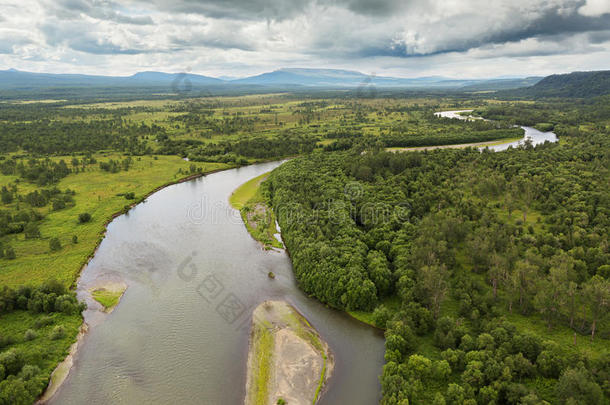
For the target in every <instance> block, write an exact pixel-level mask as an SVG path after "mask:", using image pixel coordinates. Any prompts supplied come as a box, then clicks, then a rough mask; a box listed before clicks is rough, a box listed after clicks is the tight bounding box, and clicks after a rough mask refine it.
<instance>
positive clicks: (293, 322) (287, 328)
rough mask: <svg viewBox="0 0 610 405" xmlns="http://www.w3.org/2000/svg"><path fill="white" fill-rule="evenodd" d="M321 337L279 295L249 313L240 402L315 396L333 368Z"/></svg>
mask: <svg viewBox="0 0 610 405" xmlns="http://www.w3.org/2000/svg"><path fill="white" fill-rule="evenodd" d="M333 364H334V363H333V358H332V355H331V354H330V350H329V348H328V345H327V344H326V342H324V341H323V340H322V339H321V338H320V335H319V334H318V332H317V331H316V330H315V329H314V328H313V327H312V326H311V325H310V324H309V322H307V320H306V319H305V318H304V317H303V316H302V315H301V314H300V313H299V312H298V311H297V310H296V309H295V308H294V307H292V306H291V305H289V304H288V303H286V302H283V301H265V302H263V303H262V304H260V305H259V306H258V307H257V308H256V309H255V310H254V313H253V314H252V332H251V336H250V347H249V353H248V376H247V383H246V398H245V404H246V405H263V404H264V405H266V404H269V405H271V404H277V403H278V401H279V400H280V399H283V400H284V401H285V403H287V404H291V405H292V404H296V405H301V404H302V405H308V404H312V403H315V402H317V400H318V399H319V397H320V393H321V391H322V389H323V387H324V385H325V384H326V382H327V381H328V378H329V377H330V375H331V373H332V370H333Z"/></svg>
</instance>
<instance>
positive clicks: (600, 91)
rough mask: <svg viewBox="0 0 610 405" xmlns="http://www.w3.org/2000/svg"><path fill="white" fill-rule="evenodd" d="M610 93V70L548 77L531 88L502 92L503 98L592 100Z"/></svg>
mask: <svg viewBox="0 0 610 405" xmlns="http://www.w3.org/2000/svg"><path fill="white" fill-rule="evenodd" d="M608 93H610V70H600V71H594V72H573V73H568V74H563V75H551V76H547V77H545V78H544V79H542V80H541V81H539V82H538V83H536V84H535V85H533V86H531V87H525V88H522V89H515V90H508V91H505V92H501V93H500V94H501V95H502V96H519V97H578V98H590V97H598V96H603V95H605V94H608Z"/></svg>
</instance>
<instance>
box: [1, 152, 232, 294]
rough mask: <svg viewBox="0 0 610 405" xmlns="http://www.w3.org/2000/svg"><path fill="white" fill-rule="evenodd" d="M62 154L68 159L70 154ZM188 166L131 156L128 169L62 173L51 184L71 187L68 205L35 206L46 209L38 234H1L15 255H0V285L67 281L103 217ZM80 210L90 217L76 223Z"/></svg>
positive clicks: (22, 187)
mask: <svg viewBox="0 0 610 405" xmlns="http://www.w3.org/2000/svg"><path fill="white" fill-rule="evenodd" d="M96 158H97V159H98V161H106V160H110V159H115V160H117V159H119V158H121V156H120V155H118V154H116V153H108V154H103V155H97V156H96ZM55 159H57V160H59V159H60V158H59V157H58V158H55ZM63 159H64V160H67V161H69V160H70V157H68V156H66V157H63ZM189 166H190V163H189V162H185V161H184V160H182V159H180V158H179V157H177V156H156V157H150V156H142V157H137V158H134V159H133V166H132V168H130V169H129V171H120V172H118V173H108V172H105V171H102V170H100V168H99V167H98V166H97V165H91V166H89V167H87V168H86V169H85V171H84V172H79V173H73V174H70V175H68V176H67V177H65V178H64V179H62V180H61V181H60V182H59V183H58V184H57V185H56V186H57V187H58V188H59V189H60V190H64V189H68V188H69V189H71V190H73V191H75V192H76V194H75V196H74V200H75V203H76V204H75V205H74V207H68V208H65V209H62V210H59V211H52V210H51V208H50V207H43V208H41V209H40V210H41V211H45V212H46V216H45V218H44V219H43V220H42V221H41V223H40V233H41V238H36V239H26V238H25V237H24V235H23V234H17V235H7V236H5V237H4V238H3V242H5V243H7V244H10V245H11V246H12V247H13V248H14V250H15V253H16V259H14V260H8V259H0V285H7V286H11V287H16V286H19V285H23V284H32V285H38V284H40V283H42V282H43V281H45V280H49V279H53V278H54V279H57V280H58V281H61V282H62V283H63V284H65V285H66V286H70V285H72V284H73V283H74V281H75V280H76V278H77V276H78V274H79V272H80V269H81V268H82V266H83V265H84V264H85V263H86V262H87V260H88V258H89V257H90V256H91V255H92V253H93V251H94V250H95V248H96V246H97V245H98V244H99V242H100V241H101V239H102V238H103V235H104V231H105V226H106V223H107V222H108V221H109V220H110V219H111V218H112V217H113V215H114V214H116V213H118V212H121V211H123V210H124V209H125V208H126V207H127V206H129V205H131V204H132V203H134V202H137V201H140V200H141V199H143V198H144V197H145V196H147V195H148V194H149V193H150V192H151V191H153V190H155V189H157V188H159V187H162V186H164V185H166V184H169V183H173V182H176V181H178V180H180V179H182V178H184V177H187V173H188V170H189ZM197 166H198V167H200V168H201V170H202V171H203V172H210V171H213V170H218V169H225V168H227V167H229V166H228V165H226V164H222V163H198V164H197ZM16 180H17V179H16V177H14V176H0V186H3V185H8V184H9V183H14V182H15V181H16ZM17 184H18V185H17V187H18V190H19V193H21V194H24V193H27V192H29V191H32V190H34V189H36V186H34V185H31V184H28V183H26V182H23V181H20V182H18V183H17ZM130 192H133V193H134V194H135V199H133V200H127V199H126V198H125V197H124V196H123V195H120V194H125V193H130ZM15 204H18V203H15ZM84 212H88V213H90V214H91V217H92V219H91V221H90V222H88V223H84V224H81V223H79V221H78V215H79V214H80V213H84ZM73 236H76V237H77V240H78V241H77V243H73V242H72V240H73V239H72V238H73ZM51 237H58V238H59V240H60V241H61V244H62V249H61V250H60V251H57V252H51V251H50V249H49V239H50V238H51Z"/></svg>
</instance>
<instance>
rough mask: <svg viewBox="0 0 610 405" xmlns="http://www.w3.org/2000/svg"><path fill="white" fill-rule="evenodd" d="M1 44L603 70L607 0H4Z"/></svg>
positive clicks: (156, 65)
mask: <svg viewBox="0 0 610 405" xmlns="http://www.w3.org/2000/svg"><path fill="white" fill-rule="evenodd" d="M0 40H2V45H1V46H0V65H1V66H0V67H2V66H3V67H4V68H9V67H15V68H18V69H24V70H36V71H56V72H63V71H71V72H75V71H78V72H83V71H84V72H86V73H112V74H130V73H133V72H135V71H138V70H162V71H180V70H183V69H185V67H186V66H188V67H189V68H191V69H192V71H193V72H197V73H203V74H212V75H237V76H239V75H246V74H252V73H260V72H262V71H266V70H271V69H275V68H280V67H303V66H306V67H337V68H346V67H347V68H352V69H357V70H362V71H369V72H371V71H376V72H377V73H379V74H382V73H383V74H386V73H387V74H394V75H403V76H406V75H409V76H413V75H428V74H444V75H450V76H459V77H467V76H470V77H475V76H480V75H487V76H488V75H490V74H491V73H492V72H495V75H503V74H521V75H526V74H546V73H552V72H563V71H570V70H587V69H600V68H604V67H606V68H607V67H608V66H610V2H608V1H607V0H495V1H494V0H491V1H490V0H207V1H198V0H150V1H140V0H127V1H120V2H119V1H113V0H5V1H4V2H2V4H0ZM575 55H578V60H575V59H574V56H575ZM482 59H485V60H486V62H485V63H486V64H487V65H486V66H481V65H480V63H481V62H480V61H481V60H482ZM509 61H512V62H513V63H509ZM507 63H508V64H509V65H510V67H508V66H507ZM515 69H517V70H515ZM526 70H527V71H526Z"/></svg>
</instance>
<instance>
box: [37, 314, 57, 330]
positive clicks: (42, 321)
mask: <svg viewBox="0 0 610 405" xmlns="http://www.w3.org/2000/svg"><path fill="white" fill-rule="evenodd" d="M48 325H53V318H51V317H50V316H47V315H45V316H41V317H40V318H38V319H36V321H35V322H34V327H35V328H36V329H40V328H44V327H45V326H48Z"/></svg>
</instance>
